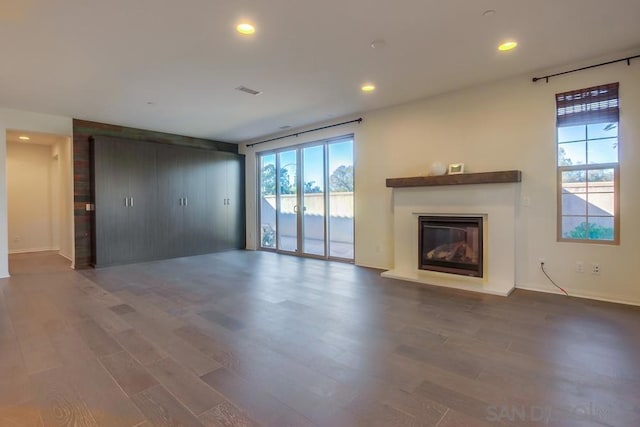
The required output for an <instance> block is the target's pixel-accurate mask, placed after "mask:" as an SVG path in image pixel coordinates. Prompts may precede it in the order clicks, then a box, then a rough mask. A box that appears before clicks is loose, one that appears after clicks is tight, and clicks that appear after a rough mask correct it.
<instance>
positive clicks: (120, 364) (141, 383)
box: [100, 351, 158, 396]
mask: <svg viewBox="0 0 640 427" xmlns="http://www.w3.org/2000/svg"><path fill="white" fill-rule="evenodd" d="M100 363H101V364H102V365H103V366H104V367H105V369H106V370H107V371H109V373H110V374H111V375H112V376H113V378H114V379H115V380H116V382H117V383H118V384H119V385H120V387H122V389H123V390H124V392H125V393H127V395H129V396H132V395H134V394H136V393H139V392H141V391H143V390H146V389H148V388H150V387H153V386H154V385H157V384H158V382H157V381H156V380H155V378H153V377H152V376H151V375H150V374H149V373H148V372H147V371H146V370H145V368H143V367H142V365H140V364H139V363H138V362H136V361H135V360H134V359H133V358H132V357H131V356H129V354H128V353H127V352H125V351H121V352H119V353H114V354H111V355H109V356H103V357H101V358H100Z"/></svg>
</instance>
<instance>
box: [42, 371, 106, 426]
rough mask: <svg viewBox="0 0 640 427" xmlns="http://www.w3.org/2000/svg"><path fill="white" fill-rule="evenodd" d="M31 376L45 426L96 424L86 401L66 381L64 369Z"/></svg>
mask: <svg viewBox="0 0 640 427" xmlns="http://www.w3.org/2000/svg"><path fill="white" fill-rule="evenodd" d="M31 378H32V381H33V383H34V388H35V389H36V390H37V393H38V398H37V402H38V407H39V408H40V413H41V416H42V420H43V423H44V425H45V426H79V427H80V426H81V427H84V426H91V427H93V426H98V423H97V422H96V420H95V419H94V417H93V415H92V414H91V411H90V409H89V406H88V405H87V403H86V402H85V401H84V400H83V399H82V398H81V397H80V396H79V394H78V393H77V391H76V390H75V389H74V388H73V386H72V385H71V384H70V383H69V382H68V378H67V375H66V372H65V370H64V369H61V368H54V369H50V370H47V371H44V372H39V373H37V374H34V375H32V376H31Z"/></svg>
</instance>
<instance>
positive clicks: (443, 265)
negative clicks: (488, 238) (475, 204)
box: [418, 216, 483, 277]
mask: <svg viewBox="0 0 640 427" xmlns="http://www.w3.org/2000/svg"><path fill="white" fill-rule="evenodd" d="M418 219H419V236H420V238H419V242H418V244H419V247H418V254H419V257H420V260H419V265H418V267H419V268H420V269H421V270H430V271H439V272H442V273H451V274H460V275H463V276H472V277H482V264H483V260H482V255H483V254H482V250H483V244H482V235H483V232H482V222H483V218H482V217H466V216H420V217H419V218H418Z"/></svg>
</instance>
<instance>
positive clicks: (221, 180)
mask: <svg viewBox="0 0 640 427" xmlns="http://www.w3.org/2000/svg"><path fill="white" fill-rule="evenodd" d="M209 156H210V159H211V160H210V162H209V165H208V167H207V185H208V190H207V192H208V199H209V207H208V209H209V215H210V218H211V221H212V223H211V229H210V233H209V234H210V236H211V244H212V245H211V251H221V250H224V249H226V235H227V204H226V199H227V161H228V159H229V156H228V155H227V154H226V153H220V152H217V151H215V152H211V153H210V154H209Z"/></svg>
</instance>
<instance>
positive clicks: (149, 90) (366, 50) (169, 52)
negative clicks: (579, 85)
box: [0, 0, 640, 142]
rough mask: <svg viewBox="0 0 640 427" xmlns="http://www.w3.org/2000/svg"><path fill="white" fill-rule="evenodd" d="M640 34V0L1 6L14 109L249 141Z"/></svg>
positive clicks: (607, 49)
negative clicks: (239, 27) (506, 48)
mask: <svg viewBox="0 0 640 427" xmlns="http://www.w3.org/2000/svg"><path fill="white" fill-rule="evenodd" d="M487 9H495V10H496V11H497V13H496V14H494V15H492V16H487V17H484V16H482V12H484V11H485V10H487ZM242 18H246V19H250V20H252V21H253V22H255V24H256V27H257V32H256V34H255V35H254V36H253V37H249V38H248V37H246V36H240V35H239V34H237V33H236V32H235V31H234V28H235V25H236V23H237V22H238V21H239V20H240V19H242ZM639 19H640V1H638V0H536V1H534V0H528V1H527V0H519V1H514V0H474V1H470V0H395V1H389V0H322V1H308V0H269V1H264V0H262V1H258V0H253V1H251V0H250V1H245V0H237V1H230V0H224V1H223V0H182V1H175V0H133V1H132V0H108V1H97V0H96V1H87V0H0V55H1V57H2V60H1V62H0V105H2V106H5V107H9V108H16V109H23V110H29V111H37V112H43V113H51V114H59V115H63V116H69V117H74V118H80V119H87V120H95V121H100V122H106V123H114V124H121V125H127V126H133V127H139V128H146V129H153V130H158V131H165V132H171V133H177V134H183V135H189V136H196V137H204V138H212V139H217V140H222V141H231V142H238V141H244V140H247V139H250V138H254V137H259V136H264V135H268V134H271V133H274V132H277V131H278V130H279V128H280V127H281V126H284V125H289V126H293V127H298V126H303V125H307V124H311V123H314V122H319V121H325V120H327V119H329V118H331V117H340V116H344V115H347V114H351V113H355V112H359V111H366V110H371V109H375V108H380V107H385V106H389V105H395V104H399V103H403V102H406V101H409V100H413V99H418V98H423V97H427V96H430V95H434V94H437V93H442V92H446V91H450V90H454V89H457V88H461V87H466V86H471V85H475V84H480V83H483V82H488V81H493V80H498V79H501V78H505V77H509V76H514V75H519V74H522V73H528V72H532V71H534V70H539V69H544V68H548V67H553V66H557V65H562V64H567V63H571V62H574V61H579V60H582V59H585V58H592V57H596V56H599V55H606V54H609V53H611V52H616V51H622V50H626V49H633V48H636V47H638V46H640V25H639V24H638V20H639ZM506 38H514V39H516V40H517V41H518V42H519V43H520V46H519V47H518V49H517V50H516V51H513V52H511V53H508V54H504V53H498V52H497V51H496V46H497V44H498V43H499V42H500V41H502V40H504V39H506ZM376 39H384V40H385V41H386V43H387V46H386V47H385V48H382V49H372V48H371V47H370V44H371V42H372V41H374V40H376ZM366 81H372V82H375V84H376V86H377V87H378V89H377V90H376V92H374V93H371V94H364V93H361V92H360V89H359V88H360V85H361V84H362V83H364V82H366ZM240 85H245V86H247V87H250V88H253V89H257V90H261V91H263V92H264V93H263V94H262V95H259V96H251V95H247V94H245V93H242V92H238V91H236V90H234V88H236V87H238V86H240ZM147 102H153V104H152V105H149V104H147Z"/></svg>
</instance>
